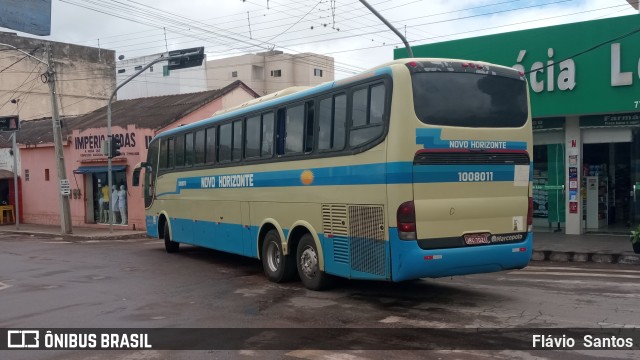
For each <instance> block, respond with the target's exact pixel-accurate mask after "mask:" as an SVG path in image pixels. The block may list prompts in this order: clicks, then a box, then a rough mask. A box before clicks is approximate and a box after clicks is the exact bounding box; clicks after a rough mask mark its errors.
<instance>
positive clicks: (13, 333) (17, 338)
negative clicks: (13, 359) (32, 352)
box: [7, 330, 40, 349]
mask: <svg viewBox="0 0 640 360" xmlns="http://www.w3.org/2000/svg"><path fill="white" fill-rule="evenodd" d="M7 347H8V348H9V349H28V348H38V347H40V331H38V330H9V331H7Z"/></svg>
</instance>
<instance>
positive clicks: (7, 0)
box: [0, 0, 51, 36]
mask: <svg viewBox="0 0 640 360" xmlns="http://www.w3.org/2000/svg"><path fill="white" fill-rule="evenodd" d="M0 27H4V28H8V29H12V30H16V31H22V32H26V33H29V34H33V35H40V36H44V35H51V0H29V1H25V0H0Z"/></svg>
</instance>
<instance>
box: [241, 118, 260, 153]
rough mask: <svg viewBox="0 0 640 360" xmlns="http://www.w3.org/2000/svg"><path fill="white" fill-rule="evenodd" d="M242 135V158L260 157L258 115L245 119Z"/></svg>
mask: <svg viewBox="0 0 640 360" xmlns="http://www.w3.org/2000/svg"><path fill="white" fill-rule="evenodd" d="M244 133H245V139H244V146H245V149H244V157H245V158H247V159H251V158H256V157H260V133H261V126H260V115H256V116H252V117H250V118H247V120H246V123H245V130H244Z"/></svg>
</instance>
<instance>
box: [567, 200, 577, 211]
mask: <svg viewBox="0 0 640 360" xmlns="http://www.w3.org/2000/svg"><path fill="white" fill-rule="evenodd" d="M569 212H570V213H571V214H577V213H578V202H577V201H569Z"/></svg>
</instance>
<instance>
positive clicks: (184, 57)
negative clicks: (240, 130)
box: [105, 47, 204, 233]
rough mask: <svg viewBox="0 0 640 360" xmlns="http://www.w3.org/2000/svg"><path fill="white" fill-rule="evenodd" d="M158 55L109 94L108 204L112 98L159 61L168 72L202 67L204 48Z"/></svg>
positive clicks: (110, 231)
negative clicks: (166, 66) (165, 65)
mask: <svg viewBox="0 0 640 360" xmlns="http://www.w3.org/2000/svg"><path fill="white" fill-rule="evenodd" d="M166 55H167V56H165V54H162V55H160V57H159V58H157V59H155V60H153V61H151V62H150V63H148V64H147V65H145V66H144V67H143V68H142V69H140V70H138V72H137V73H135V74H133V75H131V76H129V77H128V78H127V79H126V80H125V81H123V82H122V83H120V85H118V86H117V87H116V88H115V90H113V92H112V93H111V97H110V98H109V104H108V105H107V144H105V145H106V146H107V149H108V154H109V155H108V156H107V178H108V179H109V180H108V182H109V204H113V199H112V197H113V196H112V195H113V192H112V191H111V187H112V186H113V174H112V173H111V159H112V158H113V155H114V154H112V153H111V149H113V147H112V146H111V144H112V143H113V136H112V135H111V102H113V98H114V96H116V93H117V92H118V90H120V88H121V87H123V86H125V85H126V84H127V83H128V82H129V81H131V80H133V79H134V78H136V77H137V76H138V75H140V74H142V73H143V72H145V70H147V69H148V68H150V67H151V66H152V65H153V64H155V63H159V62H161V61H168V67H169V70H178V69H186V68H190V67H194V66H200V65H202V61H203V60H204V47H197V48H190V49H183V50H175V51H169V53H168V54H166ZM112 232H113V214H112V212H111V210H109V233H112Z"/></svg>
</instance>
